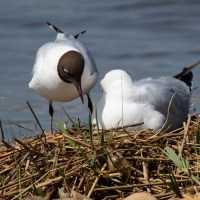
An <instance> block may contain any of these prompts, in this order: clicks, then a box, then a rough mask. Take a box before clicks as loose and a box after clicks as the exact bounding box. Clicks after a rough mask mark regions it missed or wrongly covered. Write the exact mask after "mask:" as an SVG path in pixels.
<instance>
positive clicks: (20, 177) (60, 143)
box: [0, 116, 200, 200]
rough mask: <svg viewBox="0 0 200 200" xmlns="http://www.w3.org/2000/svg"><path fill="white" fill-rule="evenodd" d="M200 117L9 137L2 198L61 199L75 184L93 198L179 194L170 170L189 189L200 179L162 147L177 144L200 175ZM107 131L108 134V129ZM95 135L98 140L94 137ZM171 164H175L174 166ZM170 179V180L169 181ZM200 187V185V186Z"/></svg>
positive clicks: (0, 175)
mask: <svg viewBox="0 0 200 200" xmlns="http://www.w3.org/2000/svg"><path fill="white" fill-rule="evenodd" d="M199 121H200V118H199V117H198V116H197V118H196V120H195V121H193V120H191V122H190V121H189V122H188V124H186V125H185V127H184V128H182V129H180V130H177V131H175V132H171V133H162V132H157V133H154V132H151V130H142V131H127V130H126V129H124V128H118V129H113V130H110V131H99V133H98V131H94V132H93V138H91V134H89V132H91V129H89V128H88V127H85V126H80V127H79V128H80V130H81V133H82V134H84V135H85V137H86V139H84V138H83V136H81V135H80V132H79V130H77V128H75V127H67V128H66V130H67V134H66V133H63V130H62V131H57V132H55V133H54V134H53V135H51V134H47V133H45V132H44V131H43V132H41V133H37V132H36V136H34V137H24V138H22V139H17V138H13V141H12V143H7V142H5V141H4V140H3V141H2V142H1V148H0V151H1V153H0V198H1V199H19V198H21V199H24V198H26V197H27V196H31V195H34V196H43V197H44V198H45V199H61V198H60V197H59V194H58V190H59V188H63V191H64V193H68V194H70V193H71V190H75V191H77V192H78V193H80V194H82V195H85V196H87V197H89V198H91V199H96V200H97V199H119V198H121V199H123V198H125V197H127V196H128V195H130V194H132V193H137V192H143V191H145V192H148V193H151V194H152V195H153V196H155V197H157V198H158V199H169V198H171V197H176V195H175V193H174V192H173V191H172V190H171V189H170V187H169V186H167V184H166V182H167V183H170V181H171V179H170V176H171V175H170V172H171V173H173V175H174V177H175V179H176V184H177V186H178V187H179V189H180V190H181V192H183V189H184V188H185V183H186V182H187V188H189V187H191V186H194V185H195V183H194V181H192V180H191V179H190V178H188V175H187V174H185V173H184V172H182V171H181V170H179V169H178V168H177V167H176V165H175V164H174V163H173V162H172V161H171V160H170V159H169V158H168V157H167V156H166V155H165V154H164V153H163V152H162V151H161V149H164V148H165V147H166V146H169V147H171V148H172V149H173V150H174V151H175V152H176V154H182V157H188V160H189V168H190V172H191V173H192V174H194V175H195V176H196V177H197V178H198V176H199V173H200V171H199V166H198V164H199V158H198V154H197V152H198V148H199V147H200V146H198V140H197V138H196V137H197V133H199V132H198V124H199ZM102 133H103V134H102ZM91 140H92V142H91ZM169 169H171V170H169ZM163 180H165V181H163ZM196 190H198V187H196Z"/></svg>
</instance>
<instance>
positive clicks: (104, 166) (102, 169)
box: [87, 163, 107, 197]
mask: <svg viewBox="0 0 200 200" xmlns="http://www.w3.org/2000/svg"><path fill="white" fill-rule="evenodd" d="M106 167H107V163H105V164H104V165H103V167H102V168H101V172H102V171H104V170H105V168H106ZM99 178H100V175H98V176H97V177H96V179H95V181H94V183H93V185H92V187H91V189H90V191H89V193H88V195H87V197H90V196H91V194H92V192H93V191H94V188H95V186H96V184H97V183H98V181H99Z"/></svg>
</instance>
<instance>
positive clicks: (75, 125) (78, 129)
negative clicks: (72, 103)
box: [60, 104, 88, 144]
mask: <svg viewBox="0 0 200 200" xmlns="http://www.w3.org/2000/svg"><path fill="white" fill-rule="evenodd" d="M60 106H61V108H62V109H63V111H64V113H65V115H66V116H67V118H68V119H69V121H70V122H71V123H72V124H73V125H74V127H75V128H76V130H77V131H78V133H79V134H80V135H81V137H82V138H83V140H84V142H85V143H87V144H88V141H87V139H86V137H85V135H84V134H83V133H82V131H81V130H80V128H79V127H78V126H77V124H76V123H75V122H74V120H73V119H72V118H71V117H70V116H69V115H68V113H67V112H66V110H65V109H64V108H63V107H62V105H61V104H60Z"/></svg>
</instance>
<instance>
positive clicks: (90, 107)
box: [87, 95, 93, 114]
mask: <svg viewBox="0 0 200 200" xmlns="http://www.w3.org/2000/svg"><path fill="white" fill-rule="evenodd" d="M87 98H88V108H89V110H90V114H92V113H93V105H92V101H91V99H90V96H89V95H87Z"/></svg>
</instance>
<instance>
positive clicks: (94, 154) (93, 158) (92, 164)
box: [90, 151, 97, 167]
mask: <svg viewBox="0 0 200 200" xmlns="http://www.w3.org/2000/svg"><path fill="white" fill-rule="evenodd" d="M96 155H97V152H96V151H94V153H93V155H92V159H91V162H90V163H91V166H92V167H94V166H95V160H96Z"/></svg>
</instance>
